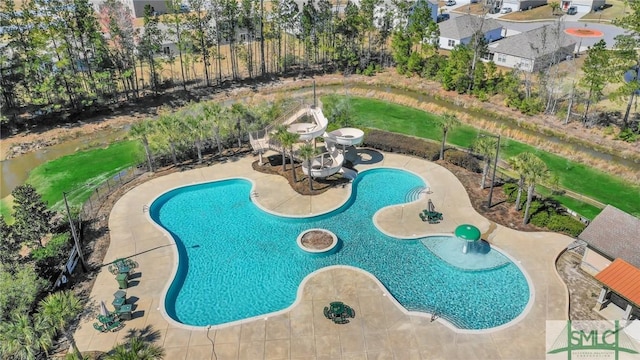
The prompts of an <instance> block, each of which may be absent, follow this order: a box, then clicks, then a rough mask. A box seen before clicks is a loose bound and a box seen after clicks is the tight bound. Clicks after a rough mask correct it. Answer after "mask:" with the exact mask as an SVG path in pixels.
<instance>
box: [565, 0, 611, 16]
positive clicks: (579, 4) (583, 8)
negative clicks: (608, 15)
mask: <svg viewBox="0 0 640 360" xmlns="http://www.w3.org/2000/svg"><path fill="white" fill-rule="evenodd" d="M605 4H606V0H562V2H561V3H560V8H561V9H562V11H567V10H569V7H571V6H575V7H576V8H577V9H578V12H579V13H589V12H591V11H594V10H600V9H602V8H603V7H604V5H605Z"/></svg>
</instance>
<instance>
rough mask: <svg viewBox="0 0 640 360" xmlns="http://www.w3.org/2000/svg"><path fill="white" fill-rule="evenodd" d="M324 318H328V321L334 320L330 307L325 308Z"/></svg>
mask: <svg viewBox="0 0 640 360" xmlns="http://www.w3.org/2000/svg"><path fill="white" fill-rule="evenodd" d="M324 317H326V318H327V319H333V314H331V313H329V307H328V306H325V307H324Z"/></svg>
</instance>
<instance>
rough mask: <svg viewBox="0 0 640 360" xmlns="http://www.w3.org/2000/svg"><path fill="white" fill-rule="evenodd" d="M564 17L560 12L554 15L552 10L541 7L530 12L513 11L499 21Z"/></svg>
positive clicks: (547, 7) (546, 6)
mask: <svg viewBox="0 0 640 360" xmlns="http://www.w3.org/2000/svg"><path fill="white" fill-rule="evenodd" d="M562 15H564V13H563V12H562V11H560V10H557V11H556V13H555V14H553V10H551V7H550V6H549V5H542V6H538V7H536V8H533V9H531V10H525V11H514V12H511V13H508V14H505V15H502V16H501V17H500V19H504V20H542V19H549V20H556V19H558V18H559V17H560V16H562Z"/></svg>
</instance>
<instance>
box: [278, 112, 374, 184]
mask: <svg viewBox="0 0 640 360" xmlns="http://www.w3.org/2000/svg"><path fill="white" fill-rule="evenodd" d="M310 114H311V115H313V119H314V120H315V124H313V125H314V126H311V125H312V124H304V123H303V124H292V125H290V126H289V131H291V132H295V133H297V134H299V135H300V140H303V141H310V140H313V139H314V138H316V137H318V136H321V135H322V136H323V137H324V141H325V144H326V148H327V152H326V153H323V154H320V155H319V156H317V157H315V158H314V159H313V160H312V161H311V169H309V168H308V167H307V163H306V162H305V163H303V164H302V172H303V173H304V174H305V175H311V177H314V178H326V177H328V176H331V175H333V174H335V173H337V172H341V173H342V174H343V175H344V176H345V177H347V178H350V179H353V178H355V176H356V172H355V171H353V170H351V169H346V168H343V167H342V164H343V163H344V157H345V152H346V147H347V146H355V145H358V144H360V143H361V142H362V139H363V137H364V132H363V131H362V130H360V129H355V128H342V129H338V130H335V131H332V132H330V133H327V132H326V130H327V125H328V123H329V122H328V120H327V118H326V117H325V116H324V114H323V113H322V110H321V109H320V108H315V109H310Z"/></svg>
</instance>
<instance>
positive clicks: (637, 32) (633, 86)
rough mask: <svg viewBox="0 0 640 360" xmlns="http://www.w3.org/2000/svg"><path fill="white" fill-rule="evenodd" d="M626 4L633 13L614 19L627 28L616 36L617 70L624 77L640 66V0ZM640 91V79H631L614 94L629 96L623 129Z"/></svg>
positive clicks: (621, 96)
mask: <svg viewBox="0 0 640 360" xmlns="http://www.w3.org/2000/svg"><path fill="white" fill-rule="evenodd" d="M625 6H626V7H628V8H629V9H630V10H631V13H630V14H628V15H625V16H622V17H619V18H617V19H615V20H614V21H613V24H614V25H616V26H619V27H621V28H623V29H625V30H626V32H625V33H624V34H621V35H618V36H616V37H615V41H616V43H615V49H616V50H617V51H616V54H617V55H618V56H617V57H616V58H617V60H618V61H617V64H616V65H617V66H616V67H617V70H618V72H619V74H618V75H620V77H619V78H622V74H624V73H625V72H626V71H628V70H629V69H631V68H632V67H634V66H635V67H636V69H638V68H640V53H638V51H637V49H638V48H640V1H628V2H625ZM639 91H640V79H636V81H629V82H627V83H624V84H623V85H622V86H620V87H619V88H618V89H617V90H616V91H615V92H614V93H613V94H612V97H613V98H614V99H620V98H623V97H627V96H628V97H629V102H628V103H627V109H626V111H625V114H624V117H623V119H622V129H623V130H624V129H626V128H627V127H628V126H629V123H628V121H629V114H630V112H631V105H632V104H633V99H634V97H635V95H636V94H637V93H638V92H639Z"/></svg>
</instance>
